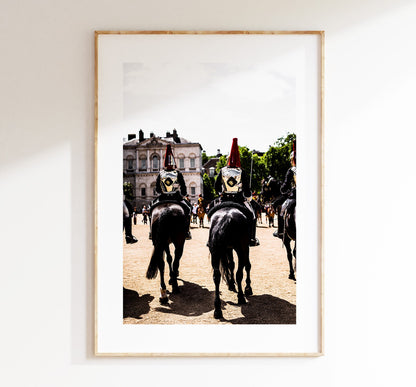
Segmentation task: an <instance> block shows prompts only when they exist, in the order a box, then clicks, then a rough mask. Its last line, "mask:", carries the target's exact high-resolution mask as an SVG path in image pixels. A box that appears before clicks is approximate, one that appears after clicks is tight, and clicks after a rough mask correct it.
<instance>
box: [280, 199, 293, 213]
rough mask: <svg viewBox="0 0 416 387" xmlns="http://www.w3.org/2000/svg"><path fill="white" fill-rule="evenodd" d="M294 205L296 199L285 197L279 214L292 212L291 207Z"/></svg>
mask: <svg viewBox="0 0 416 387" xmlns="http://www.w3.org/2000/svg"><path fill="white" fill-rule="evenodd" d="M295 206H296V199H286V200H285V202H284V203H283V205H282V209H281V210H280V216H283V217H284V216H286V214H290V213H292V212H293V208H294V207H295Z"/></svg>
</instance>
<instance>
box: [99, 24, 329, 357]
mask: <svg viewBox="0 0 416 387" xmlns="http://www.w3.org/2000/svg"><path fill="white" fill-rule="evenodd" d="M95 66H96V90H95V92H96V95H95V98H96V100H95V102H96V103H95V109H96V110H95V152H96V157H95V232H96V235H95V354H96V355H97V356H321V355H323V111H324V104H323V85H324V33H323V32H322V31H97V32H96V33H95Z"/></svg>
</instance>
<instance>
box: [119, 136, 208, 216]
mask: <svg viewBox="0 0 416 387" xmlns="http://www.w3.org/2000/svg"><path fill="white" fill-rule="evenodd" d="M168 144H170V145H171V147H172V151H173V154H174V157H175V161H176V164H177V168H178V169H179V170H180V171H181V172H182V174H183V177H184V180H185V184H186V188H187V191H188V195H189V199H190V200H191V202H195V201H197V199H198V195H199V194H201V193H202V192H203V180H202V174H203V169H202V147H201V145H200V144H199V143H196V142H190V141H188V140H186V139H184V138H182V137H179V136H178V133H177V131H176V130H175V129H174V130H173V133H170V132H167V133H166V136H165V137H157V136H155V135H154V133H151V134H150V137H149V138H145V137H144V133H143V131H142V130H140V131H139V138H136V136H135V135H129V139H128V140H127V141H126V142H124V144H123V182H129V183H131V184H132V185H133V192H134V196H135V197H134V200H132V202H133V203H132V204H133V206H135V207H137V209H140V208H142V207H143V205H148V204H150V202H151V201H152V200H153V199H155V198H156V196H157V194H156V191H155V186H156V178H157V175H158V173H159V171H160V169H161V168H163V162H164V159H165V150H166V145H168Z"/></svg>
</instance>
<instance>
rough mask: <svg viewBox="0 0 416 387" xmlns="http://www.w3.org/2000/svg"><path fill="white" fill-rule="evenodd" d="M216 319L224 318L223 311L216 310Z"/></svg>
mask: <svg viewBox="0 0 416 387" xmlns="http://www.w3.org/2000/svg"><path fill="white" fill-rule="evenodd" d="M214 318H216V319H217V320H219V319H220V318H223V317H222V312H221V310H214Z"/></svg>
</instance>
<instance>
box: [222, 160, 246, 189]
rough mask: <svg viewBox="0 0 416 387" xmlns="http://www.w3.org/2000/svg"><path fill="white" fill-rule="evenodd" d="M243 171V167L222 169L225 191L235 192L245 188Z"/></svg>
mask: <svg viewBox="0 0 416 387" xmlns="http://www.w3.org/2000/svg"><path fill="white" fill-rule="evenodd" d="M241 173H242V171H241V168H229V167H224V168H222V169H221V175H222V185H223V187H224V192H226V193H231V194H234V193H238V192H241V191H242V190H243V182H242V180H241Z"/></svg>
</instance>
